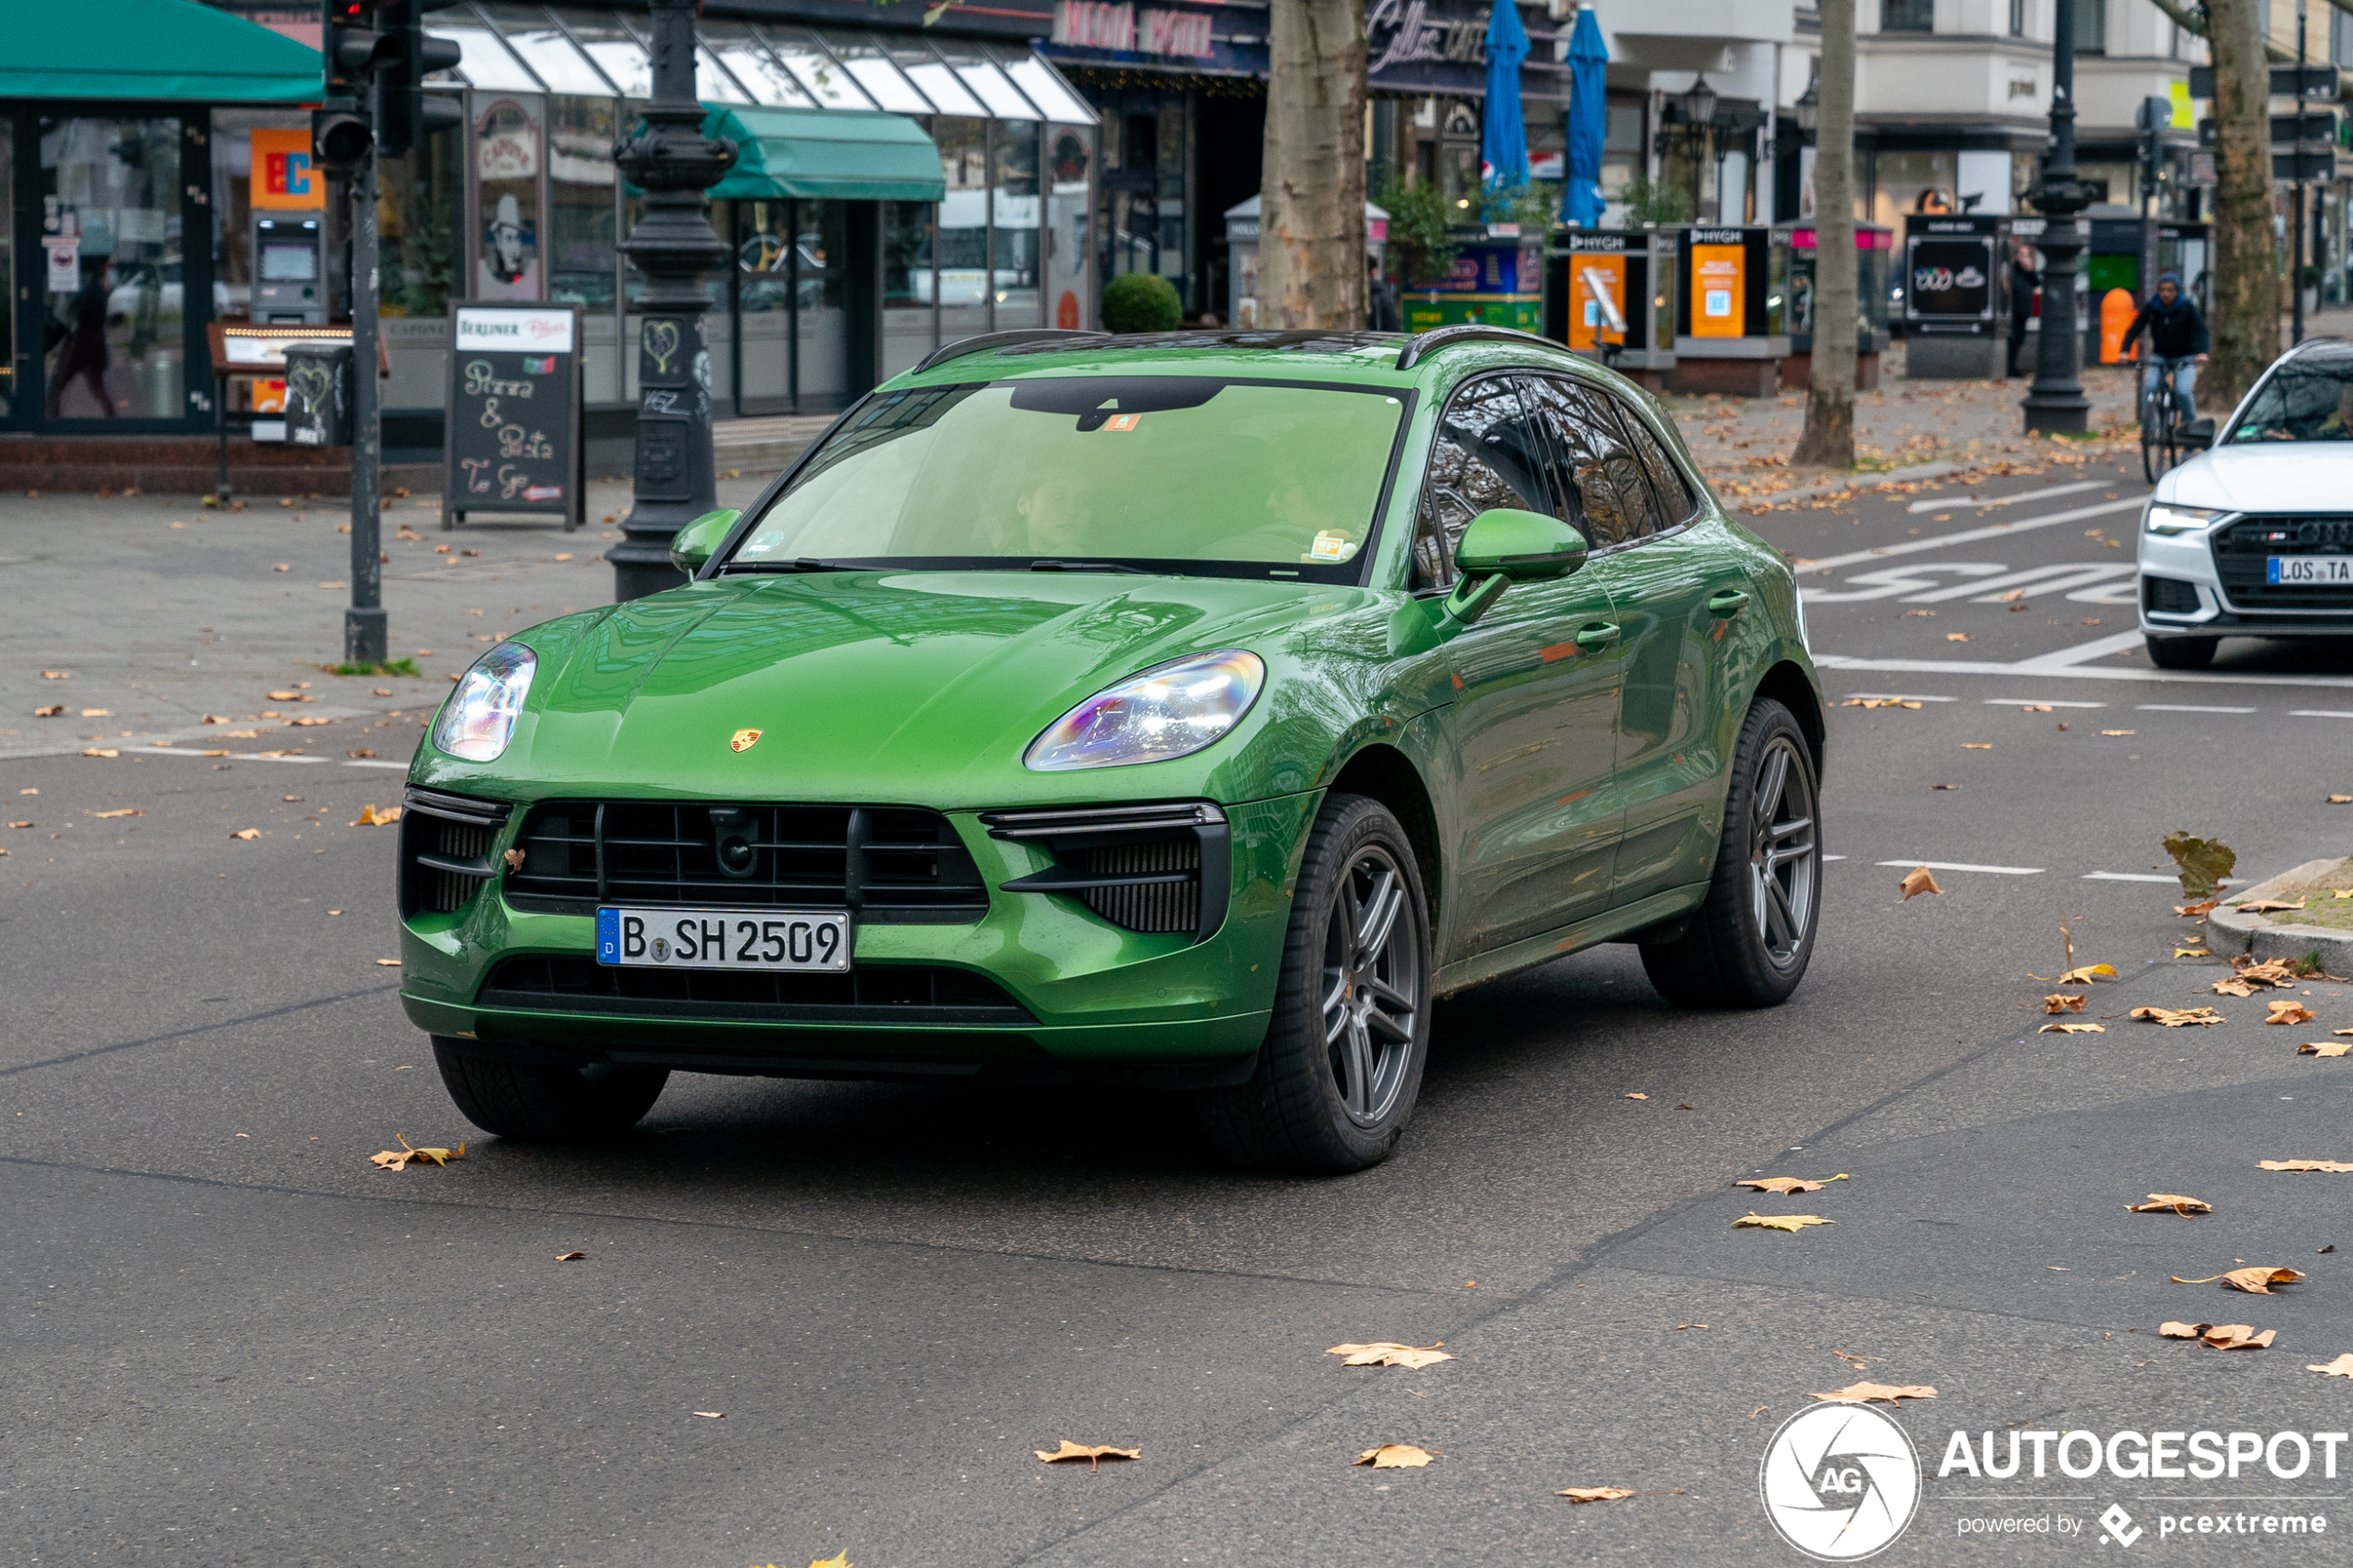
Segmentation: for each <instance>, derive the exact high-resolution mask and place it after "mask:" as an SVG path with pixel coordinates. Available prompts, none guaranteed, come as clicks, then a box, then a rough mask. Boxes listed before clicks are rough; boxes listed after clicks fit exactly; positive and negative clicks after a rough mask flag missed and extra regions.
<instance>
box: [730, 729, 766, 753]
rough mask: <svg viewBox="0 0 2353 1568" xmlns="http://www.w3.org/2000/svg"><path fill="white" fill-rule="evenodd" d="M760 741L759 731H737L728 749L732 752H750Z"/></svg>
mask: <svg viewBox="0 0 2353 1568" xmlns="http://www.w3.org/2000/svg"><path fill="white" fill-rule="evenodd" d="M759 739H760V732H759V731H758V730H737V731H736V735H735V738H734V739H733V740H731V741H729V742H728V743H727V749H728V750H730V751H749V750H750V749H751V748H752V746H754V745H755V744H756V743H757V742H758V741H759Z"/></svg>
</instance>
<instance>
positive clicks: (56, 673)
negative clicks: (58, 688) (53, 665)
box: [41, 670, 73, 681]
mask: <svg viewBox="0 0 2353 1568" xmlns="http://www.w3.org/2000/svg"><path fill="white" fill-rule="evenodd" d="M41 678H42V679H43V680H44V681H70V680H72V679H73V671H70V670H44V671H41Z"/></svg>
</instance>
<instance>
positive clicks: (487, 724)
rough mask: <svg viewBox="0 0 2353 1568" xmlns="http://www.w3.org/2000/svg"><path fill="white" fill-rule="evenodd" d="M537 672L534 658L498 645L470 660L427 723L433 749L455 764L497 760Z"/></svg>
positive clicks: (511, 645) (516, 646)
mask: <svg viewBox="0 0 2353 1568" xmlns="http://www.w3.org/2000/svg"><path fill="white" fill-rule="evenodd" d="M538 668H539V660H538V659H537V657H536V656H535V655H534V654H533V653H532V651H531V650H530V649H529V648H527V647H524V646H522V645H521V644H519V643H500V644H499V645H498V646H497V647H495V648H492V649H491V650H490V651H489V652H488V653H485V654H484V655H483V656H482V657H481V658H480V659H476V660H474V667H473V668H472V669H471V670H469V671H466V678H465V679H464V680H462V681H459V683H458V689H457V690H456V691H454V692H452V693H450V694H449V700H448V702H447V703H446V704H444V705H443V707H442V709H441V716H440V717H439V718H437V719H435V720H434V721H433V744H434V745H435V746H439V747H440V748H441V749H442V750H444V751H446V752H447V753H448V754H449V755H450V756H452V757H455V758H458V759H459V760H461V761H466V762H496V761H497V760H498V758H499V755H500V754H501V753H502V752H504V751H505V750H506V749H507V743H508V742H509V741H510V740H511V739H513V738H514V734H515V715H517V714H519V713H521V712H522V699H523V698H524V697H525V696H528V695H529V694H530V691H531V677H532V674H533V672H534V671H536V670H537V669H538Z"/></svg>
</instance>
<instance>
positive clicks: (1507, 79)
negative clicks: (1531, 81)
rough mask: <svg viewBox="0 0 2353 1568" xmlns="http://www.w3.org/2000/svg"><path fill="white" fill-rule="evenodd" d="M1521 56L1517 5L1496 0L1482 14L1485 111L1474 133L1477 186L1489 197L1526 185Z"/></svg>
mask: <svg viewBox="0 0 2353 1568" xmlns="http://www.w3.org/2000/svg"><path fill="white" fill-rule="evenodd" d="M1526 58H1528V30H1527V29H1526V28H1524V27H1522V26H1520V24H1519V7H1518V6H1516V5H1514V4H1513V3H1512V0H1495V7H1494V9H1493V10H1491V11H1490V12H1489V13H1488V16H1487V109H1486V113H1485V114H1484V115H1483V116H1482V117H1481V123H1480V126H1479V132H1478V165H1479V168H1478V177H1479V183H1480V184H1481V185H1482V186H1484V187H1485V188H1486V190H1487V191H1488V193H1489V194H1491V195H1492V194H1502V193H1505V192H1511V191H1516V190H1518V189H1520V188H1521V187H1522V186H1524V185H1526V184H1527V183H1528V127H1527V124H1526V122H1524V121H1523V120H1522V119H1520V113H1519V63H1520V61H1522V60H1524V59H1526Z"/></svg>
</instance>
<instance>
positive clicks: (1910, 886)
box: [1895, 866, 1944, 904]
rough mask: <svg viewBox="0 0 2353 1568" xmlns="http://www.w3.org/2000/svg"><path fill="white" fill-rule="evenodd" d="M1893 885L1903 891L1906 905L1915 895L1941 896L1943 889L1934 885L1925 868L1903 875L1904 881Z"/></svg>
mask: <svg viewBox="0 0 2353 1568" xmlns="http://www.w3.org/2000/svg"><path fill="white" fill-rule="evenodd" d="M1895 885H1896V886H1898V887H1900V888H1902V889H1903V890H1904V901H1905V902H1906V903H1907V904H1908V903H1910V902H1911V901H1912V898H1913V897H1914V895H1916V894H1920V893H1936V894H1942V893H1943V892H1944V889H1943V888H1941V887H1939V886H1937V885H1936V879H1935V878H1934V877H1932V876H1931V875H1930V874H1929V871H1928V868H1927V867H1926V866H1917V867H1915V868H1913V869H1912V870H1911V871H1910V872H1906V874H1905V877H1904V880H1903V881H1901V882H1899V883H1897V884H1895Z"/></svg>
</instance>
